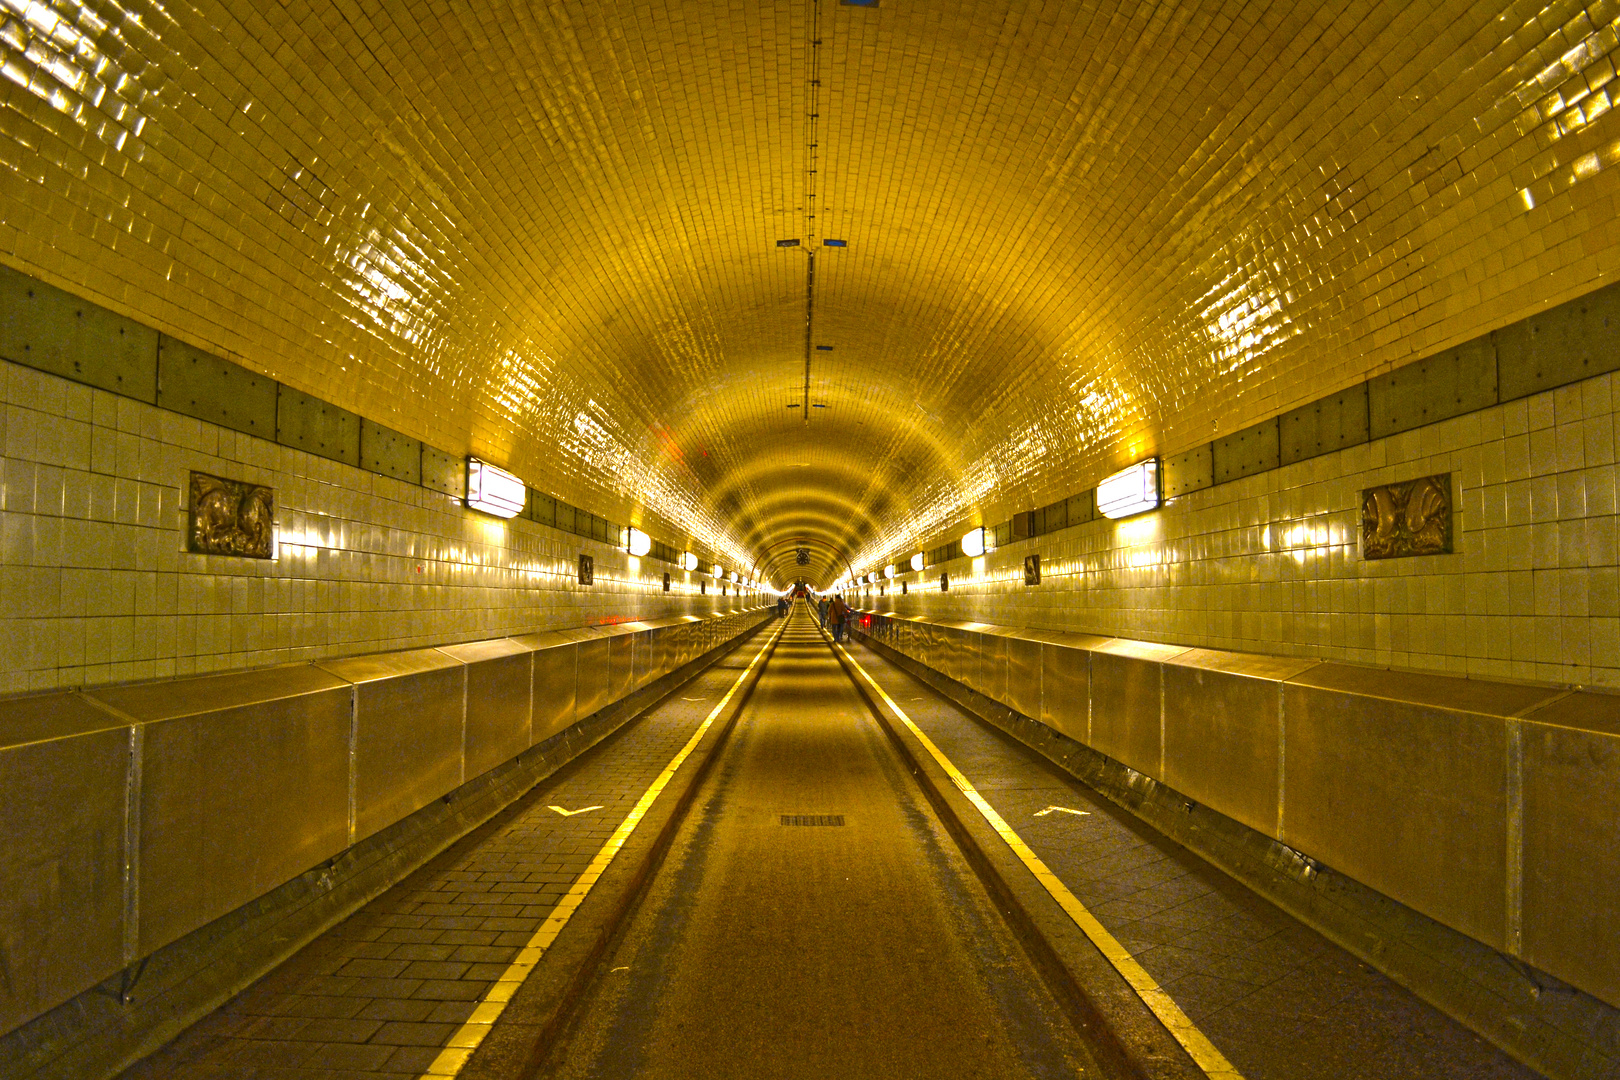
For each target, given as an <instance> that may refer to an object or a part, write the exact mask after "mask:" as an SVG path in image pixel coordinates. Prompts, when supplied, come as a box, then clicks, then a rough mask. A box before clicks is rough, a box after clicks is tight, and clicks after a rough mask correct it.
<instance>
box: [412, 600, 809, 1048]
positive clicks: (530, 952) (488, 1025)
mask: <svg viewBox="0 0 1620 1080" xmlns="http://www.w3.org/2000/svg"><path fill="white" fill-rule="evenodd" d="M784 625H785V624H784ZM781 634H782V628H781V627H778V628H777V630H776V633H775V634H773V635H772V636H771V638H770V640H769V641H767V642H765V644H764V645H762V646H760V649H759V652H757V653H755V654H754V658H753V659H752V660H750V661H749V662H748V666H747V667H746V668H744V669H743V672H742V674H741V675H738V676H737V680H736V681H735V682H733V683H732V684H731V687H730V689H728V690H727V691H726V692H725V695H724V696H723V697H721V699H720V701H719V703H718V704H716V705H715V707H714V709H713V710H711V711H710V713H709V715H708V716H707V717H706V718H705V719H704V721H703V723H701V724H699V725H698V729H697V731H695V732H693V733H692V737H691V738H690V739H688V740H687V741H686V745H685V746H683V747H681V749H680V752H679V753H677V754H676V755H675V756H674V757H673V758H671V759H670V762H669V764H668V765H666V766H664V771H663V772H661V773H659V774H658V778H657V779H655V780H654V781H653V782H652V784H651V785H650V786H649V787H648V788H647V790H646V791H645V792H644V793H643V794H642V796H641V798H640V799H639V800H638V801H637V802H636V805H635V806H634V807H633V808H631V810H630V813H629V814H627V815H626V816H625V819H624V820H623V821H622V822H620V823H619V827H618V828H617V829H615V830H614V831H613V835H612V836H610V837H609V838H608V839H607V841H606V842H605V843H603V845H602V847H601V848H600V849H599V850H598V851H597V853H596V857H595V858H593V859H592V860H591V863H590V865H589V866H587V867H586V868H585V870H584V871H582V872H581V873H580V875H579V877H577V878H575V879H574V884H573V885H572V886H571V887H570V888H569V890H568V892H567V893H566V894H565V895H564V896H563V898H562V899H561V900H559V901H557V906H556V907H555V908H553V909H552V912H551V914H550V915H549V916H548V917H547V918H546V921H545V922H543V923H541V924H540V929H538V930H536V931H535V932H534V935H533V936H532V937H531V938H530V939H529V942H528V944H527V945H525V946H524V947H523V948H522V949H519V950H518V954H517V956H516V957H514V958H513V959H512V962H511V963H510V964H508V965H507V967H506V970H504V971H502V972H501V974H500V977H499V978H497V979H496V980H495V983H494V985H493V986H491V987H490V988H489V990H488V991H486V992H485V994H484V997H483V1000H481V1001H480V1002H479V1003H478V1006H477V1007H476V1008H475V1009H474V1010H473V1012H472V1015H471V1016H470V1017H468V1018H467V1020H466V1021H465V1022H464V1023H462V1024H461V1025H460V1026H459V1027H457V1028H456V1030H455V1031H454V1032H453V1033H452V1034H451V1036H450V1039H449V1041H448V1043H447V1044H446V1045H445V1048H444V1049H443V1050H441V1051H440V1052H439V1056H438V1057H437V1058H435V1059H434V1060H433V1063H432V1064H430V1065H429V1066H428V1067H427V1069H426V1070H424V1071H423V1072H422V1073H421V1074H419V1076H418V1080H433V1078H436V1077H449V1076H456V1075H458V1074H459V1073H460V1072H461V1070H462V1068H463V1067H465V1066H466V1064H467V1061H468V1059H469V1058H471V1057H472V1052H473V1051H474V1050H476V1049H477V1048H478V1046H479V1044H481V1043H482V1042H483V1041H484V1039H485V1038H486V1037H487V1036H488V1035H489V1033H490V1031H491V1030H492V1029H493V1027H494V1025H495V1022H496V1021H497V1020H499V1019H500V1016H501V1014H502V1013H503V1012H504V1011H505V1010H506V1006H507V1004H508V1003H510V1002H511V1000H512V995H513V994H515V993H516V992H517V989H518V987H519V986H521V985H523V982H524V980H525V979H527V978H528V977H529V973H530V972H531V971H533V970H534V966H535V965H536V964H537V963H539V962H540V958H541V957H542V956H543V955H544V954H545V951H546V950H547V949H548V948H550V947H551V945H552V943H553V942H555V941H556V940H557V935H558V934H560V933H562V930H563V927H565V926H567V925H568V921H569V920H570V919H571V918H573V916H574V912H576V911H578V910H579V906H580V905H581V904H582V903H584V901H585V898H586V897H587V896H588V895H590V891H591V889H592V888H594V887H595V885H596V883H597V881H599V880H600V879H601V877H602V875H603V874H604V873H605V872H606V871H607V868H608V865H609V864H610V863H612V862H613V859H614V856H616V855H618V853H619V850H620V849H621V848H623V847H624V845H625V842H626V841H628V840H629V839H630V835H631V834H632V833H633V832H635V831H636V826H638V825H639V824H641V819H642V818H643V817H645V816H646V813H647V811H648V810H649V809H651V808H652V804H653V802H654V800H656V799H657V798H658V796H659V794H660V793H661V792H662V791H663V790H664V788H665V786H666V785H668V783H669V782H670V780H671V779H673V778H674V776H675V773H676V772H677V771H678V770H679V769H680V767H681V765H682V764H683V763H684V762H685V761H686V759H687V758H688V757H689V756H690V755H691V753H692V751H693V750H695V749H697V745H698V743H700V742H702V741H703V736H704V735H706V734H708V731H709V728H710V727H712V726H713V725H714V721H715V718H716V717H718V716H719V715H720V713H721V712H722V711H723V710H724V709H725V707H726V705H727V704H729V703H730V701H731V699H732V697H733V696H734V695H735V694H736V693H737V689H738V688H739V687H740V686H742V684H743V682H744V680H746V679H747V678H748V676H749V674H750V673H752V672H753V670H754V668H755V667H756V666H757V665H758V664H759V661H760V658H761V657H763V656H764V655H765V654H766V651H767V650H768V649H769V648H770V646H771V644H772V643H773V642H774V641H775V640H776V639H777V638H778V637H780V636H781Z"/></svg>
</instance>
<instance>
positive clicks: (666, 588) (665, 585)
mask: <svg viewBox="0 0 1620 1080" xmlns="http://www.w3.org/2000/svg"><path fill="white" fill-rule="evenodd" d="M664 591H665V592H669V575H668V574H665V575H664Z"/></svg>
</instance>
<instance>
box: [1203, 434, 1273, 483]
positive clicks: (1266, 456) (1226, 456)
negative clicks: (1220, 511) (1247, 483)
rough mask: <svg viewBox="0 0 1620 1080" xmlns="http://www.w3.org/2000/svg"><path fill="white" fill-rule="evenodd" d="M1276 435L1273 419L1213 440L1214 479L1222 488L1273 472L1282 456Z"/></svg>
mask: <svg viewBox="0 0 1620 1080" xmlns="http://www.w3.org/2000/svg"><path fill="white" fill-rule="evenodd" d="M1277 432H1278V424H1277V418H1276V417H1272V418H1271V419H1270V420H1263V421H1261V422H1260V423H1258V424H1255V425H1254V426H1253V427H1246V428H1244V429H1243V430H1242V431H1234V432H1233V433H1232V434H1230V435H1225V436H1222V437H1221V438H1219V439H1216V440H1215V449H1214V463H1213V464H1214V470H1215V479H1216V480H1217V481H1218V482H1220V483H1223V484H1224V483H1227V482H1229V481H1232V480H1239V479H1242V478H1243V477H1245V476H1253V475H1254V474H1255V473H1261V472H1266V471H1267V470H1270V469H1275V468H1276V467H1277V465H1278V464H1279V462H1280V461H1281V453H1282V451H1281V444H1280V443H1279V436H1278V433H1277Z"/></svg>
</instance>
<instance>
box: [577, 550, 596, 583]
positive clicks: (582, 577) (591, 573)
mask: <svg viewBox="0 0 1620 1080" xmlns="http://www.w3.org/2000/svg"><path fill="white" fill-rule="evenodd" d="M579 583H580V584H581V585H595V584H596V560H595V559H593V558H591V557H590V556H589V555H581V556H580V557H579Z"/></svg>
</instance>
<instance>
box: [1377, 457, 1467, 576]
mask: <svg viewBox="0 0 1620 1080" xmlns="http://www.w3.org/2000/svg"><path fill="white" fill-rule="evenodd" d="M1450 552H1451V474H1450V473H1443V474H1441V475H1439V476H1424V477H1421V478H1419V479H1417V480H1407V481H1404V482H1402V483H1399V484H1385V485H1384V486H1383V487H1375V488H1368V489H1367V490H1365V491H1363V492H1362V493H1361V557H1362V558H1364V559H1400V558H1405V557H1406V556H1409V555H1445V554H1450Z"/></svg>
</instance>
